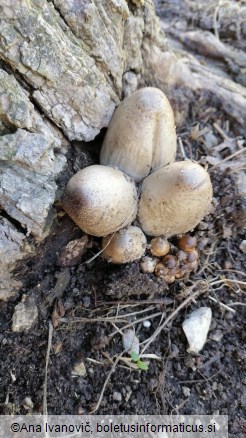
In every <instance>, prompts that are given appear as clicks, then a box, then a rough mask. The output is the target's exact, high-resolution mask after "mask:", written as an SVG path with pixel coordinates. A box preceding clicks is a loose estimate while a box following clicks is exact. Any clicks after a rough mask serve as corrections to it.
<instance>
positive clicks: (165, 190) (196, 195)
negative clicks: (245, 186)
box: [138, 161, 212, 237]
mask: <svg viewBox="0 0 246 438" xmlns="http://www.w3.org/2000/svg"><path fill="white" fill-rule="evenodd" d="M211 200H212V185H211V181H210V177H209V174H208V173H207V172H206V170H205V169H204V168H203V167H202V166H200V165H199V164H197V163H194V162H192V161H180V162H176V163H172V164H170V165H168V166H165V167H163V168H162V169H159V170H157V171H156V172H154V173H153V174H152V175H149V176H148V177H147V178H146V179H145V180H144V181H143V184H142V189H141V197H140V202H139V210H138V218H139V222H140V224H141V228H142V229H143V231H144V232H145V233H146V234H147V235H150V236H160V235H165V236H166V237H171V236H173V235H175V234H182V233H186V232H187V231H189V230H191V229H193V228H194V227H195V226H196V225H197V224H198V223H199V222H200V221H201V219H202V218H203V217H204V216H205V215H206V214H207V212H208V209H209V206H210V204H211Z"/></svg>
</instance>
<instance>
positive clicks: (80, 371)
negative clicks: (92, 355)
mask: <svg viewBox="0 0 246 438" xmlns="http://www.w3.org/2000/svg"><path fill="white" fill-rule="evenodd" d="M72 375H73V376H80V377H84V376H85V375H86V368H85V364H84V362H83V361H81V362H80V363H78V364H77V365H75V367H74V368H73V370H72Z"/></svg>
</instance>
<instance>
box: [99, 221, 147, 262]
mask: <svg viewBox="0 0 246 438" xmlns="http://www.w3.org/2000/svg"><path fill="white" fill-rule="evenodd" d="M146 245H147V240H146V237H145V235H144V233H143V232H142V230H141V229H140V228H138V227H135V226H133V225H130V226H128V227H127V228H124V229H122V230H120V231H118V232H117V233H115V235H114V236H107V237H104V238H103V241H102V247H103V257H104V258H105V259H106V260H108V261H110V262H112V263H118V264H120V263H129V262H133V261H134V260H138V259H140V258H141V257H142V256H143V254H144V252H145V249H146Z"/></svg>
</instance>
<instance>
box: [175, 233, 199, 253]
mask: <svg viewBox="0 0 246 438" xmlns="http://www.w3.org/2000/svg"><path fill="white" fill-rule="evenodd" d="M177 246H178V248H179V249H181V250H182V251H185V252H190V251H193V249H194V248H195V247H196V238H195V237H192V236H190V235H189V234H186V235H185V236H182V237H180V238H179V239H178V242H177Z"/></svg>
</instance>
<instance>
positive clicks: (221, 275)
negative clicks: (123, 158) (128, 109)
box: [0, 2, 246, 438]
mask: <svg viewBox="0 0 246 438" xmlns="http://www.w3.org/2000/svg"><path fill="white" fill-rule="evenodd" d="M159 3H160V4H159V8H160V7H161V3H163V2H159ZM174 3H175V2H174ZM158 11H160V9H158ZM172 14H175V8H174V9H173V10H172ZM214 123H215V125H214ZM218 126H219V128H220V129H221V130H222V133H221V132H219V131H218V129H217V127H218ZM205 128H206V129H207V133H206V132H205V134H203V133H202V132H204V131H203V130H204V129H205ZM198 132H199V133H200V135H197V133H198ZM208 132H209V135H208ZM103 135H104V133H101V135H100V136H99V137H98V138H97V139H96V140H95V142H92V143H90V144H81V143H79V144H74V147H73V149H72V150H71V152H70V156H69V157H68V159H69V167H68V170H67V173H66V174H63V175H62V177H61V179H60V187H61V192H62V189H63V187H64V185H65V184H66V182H67V180H68V179H69V177H70V176H71V174H73V173H75V172H76V171H77V170H78V169H80V168H83V167H85V166H88V165H89V164H92V163H96V162H98V151H99V149H100V145H101V142H102V138H103ZM178 135H179V136H180V138H181V141H182V144H183V150H184V152H185V154H186V156H187V157H188V158H192V159H195V160H196V161H198V162H200V163H201V164H203V165H204V166H208V170H209V172H210V175H211V179H212V184H213V190H214V198H213V206H212V209H211V212H210V214H209V215H207V216H206V217H205V218H204V220H203V221H202V222H201V224H199V225H198V226H197V227H196V229H194V230H193V231H192V233H191V234H192V235H194V236H195V237H196V238H197V246H198V250H199V267H198V269H197V271H196V272H195V273H192V274H191V275H190V276H189V278H185V279H183V280H177V281H176V282H175V283H173V284H170V285H167V284H165V283H163V281H162V280H161V279H159V278H157V277H156V276H155V275H154V274H143V273H142V272H141V271H140V267H139V263H138V262H135V263H132V264H127V265H121V266H117V265H112V264H110V263H107V262H105V261H104V260H103V259H102V258H101V257H100V256H98V257H96V258H95V259H94V260H92V261H91V262H89V263H86V261H88V260H89V259H90V258H91V257H92V256H93V255H95V254H96V253H97V252H98V251H99V250H100V239H97V238H90V239H89V245H87V246H88V247H87V250H86V252H85V253H84V254H83V255H82V257H81V258H80V259H79V260H75V261H74V263H75V264H74V266H62V264H63V265H64V263H62V261H61V251H62V248H64V246H65V245H67V243H68V242H70V241H71V240H74V239H79V238H80V237H82V236H83V232H82V231H81V230H79V229H78V228H77V227H76V226H75V225H74V223H73V222H72V221H71V220H70V219H69V218H68V217H67V216H66V215H65V214H63V212H62V209H61V208H60V206H59V204H57V205H56V208H57V212H58V215H57V220H56V221H55V223H54V224H53V227H52V230H51V233H50V235H49V236H48V237H47V238H46V239H45V240H44V241H43V242H42V243H41V244H40V245H39V246H38V248H37V251H36V254H35V256H32V257H31V258H30V259H28V260H26V261H25V262H24V263H23V262H22V263H21V264H20V266H19V268H18V270H17V272H16V275H17V277H18V278H19V279H21V281H22V282H23V287H22V289H21V290H20V292H19V295H18V296H17V297H16V299H15V300H13V301H11V302H8V303H1V307H0V310H1V311H0V326H1V333H0V351H1V361H0V369H1V372H0V376H1V377H0V413H1V414H9V413H22V414H26V413H27V412H32V413H41V412H43V394H44V381H45V362H46V355H47V346H48V335H49V330H51V329H50V321H51V319H52V322H53V325H54V328H53V335H52V345H51V351H50V356H49V364H48V384H47V394H48V396H47V409H48V412H49V413H50V414H85V413H89V412H91V411H93V410H94V409H95V407H96V404H97V402H98V400H99V397H100V394H101V391H102V388H103V384H104V382H105V380H106V378H107V376H108V374H109V373H110V370H111V369H112V365H113V363H114V362H113V361H114V360H115V359H116V358H118V357H119V355H120V354H121V353H122V351H123V346H122V336H121V334H120V333H119V330H118V331H117V327H118V329H119V328H123V327H124V326H125V325H126V324H128V323H130V324H134V327H135V330H136V334H137V336H138V338H139V340H140V342H143V341H145V340H146V339H148V338H149V337H150V336H151V335H152V334H153V333H154V332H155V330H156V329H157V328H158V326H159V325H160V324H161V323H162V322H163V321H164V320H165V318H166V317H168V316H169V315H170V314H171V313H172V312H173V311H174V310H175V309H177V307H178V306H179V305H180V304H181V303H182V302H183V301H184V299H185V298H187V297H188V296H190V295H191V294H192V293H193V292H194V291H197V292H199V294H198V297H197V298H196V299H192V300H191V301H190V302H189V304H187V306H185V307H184V308H183V309H181V310H180V311H178V312H177V314H176V315H175V317H174V318H173V319H172V321H171V322H170V323H169V325H167V326H166V328H164V329H163V330H162V332H161V333H160V334H159V335H158V336H157V337H156V338H155V339H154V341H153V342H152V343H151V344H150V346H149V348H148V350H147V353H153V354H155V355H157V356H159V358H160V360H157V359H150V360H149V363H148V370H147V371H143V370H140V369H133V368H131V367H130V366H129V365H127V363H125V362H123V361H121V360H119V361H118V362H117V364H116V366H115V370H114V372H113V373H112V375H111V376H110V379H109V381H108V384H107V386H106V389H105V392H104V394H103V397H102V401H101V403H100V406H99V408H98V409H97V411H96V413H97V414H106V413H111V414H132V413H133V412H134V413H135V414H170V413H173V414H176V413H179V414H226V415H229V431H230V436H231V437H238V438H243V437H244V436H245V430H246V429H245V428H246V426H245V421H246V415H245V412H246V373H245V366H246V350H245V341H246V332H245V305H246V304H245V290H243V288H245V273H244V265H245V254H244V253H243V251H242V249H240V248H242V245H241V244H242V241H243V239H245V237H244V234H243V230H244V225H245V206H244V205H243V198H242V193H241V191H242V186H241V183H240V176H241V170H240V169H241V167H242V161H241V160H240V155H239V156H237V157H235V159H232V160H228V161H223V160H224V159H225V158H226V157H228V156H229V155H231V154H233V153H234V152H235V150H237V148H238V147H239V146H238V145H240V144H241V143H240V141H241V138H238V137H237V135H238V133H237V132H236V131H234V126H233V124H230V120H228V118H225V115H224V114H223V113H222V112H220V111H219V110H218V109H216V108H207V111H206V113H204V108H203V107H202V102H201V111H200V116H199V117H197V112H196V118H195V119H194V118H193V115H192V113H191V114H190V120H188V122H187V125H186V126H185V127H184V128H183V129H182V130H180V132H178ZM223 135H224V137H225V135H226V136H227V137H229V138H230V139H231V142H228V144H227V146H226V147H225V148H222V149H221V150H220V148H217V146H218V145H221V144H222V142H224V141H225V138H223ZM212 143H213V144H212ZM216 148H217V149H216ZM233 148H234V150H233ZM215 150H216V151H217V152H216V154H214V151H215ZM181 152H182V150H179V153H178V154H179V156H178V159H182V158H184V156H183V155H182V153H181ZM211 157H213V158H216V159H217V161H216V164H212V165H211ZM213 166H214V167H213ZM171 243H173V244H175V239H171ZM72 264H73V262H72ZM226 279H227V280H226ZM23 297H24V299H26V300H27V299H32V300H33V302H35V303H36V305H37V306H38V312H39V317H38V322H37V323H36V324H35V326H34V327H33V328H32V329H31V330H30V331H28V332H21V333H14V332H13V331H12V330H11V320H12V316H13V312H14V308H15V306H16V305H17V304H18V303H19V302H20V301H21V299H22V300H23ZM221 303H222V304H221ZM201 306H208V307H210V308H211V309H212V315H213V316H212V324H211V327H210V331H209V335H208V340H207V342H206V344H205V346H204V348H203V349H202V351H201V353H200V354H199V355H196V356H195V355H190V354H188V353H187V351H186V350H187V341H186V338H185V335H184V333H183V330H182V322H183V321H184V319H185V317H186V315H187V314H189V313H190V312H191V311H192V310H195V309H196V308H198V307H201ZM137 312H141V313H137ZM129 314H130V315H129ZM154 314H157V316H153V315H154ZM109 317H111V320H109V319H107V318H109ZM113 317H114V318H113ZM143 317H145V318H146V320H148V321H150V323H151V325H150V327H145V326H144V325H143V322H142V321H140V322H136V321H137V320H138V319H141V318H143ZM113 333H115V334H114V335H113ZM125 357H128V356H127V354H125ZM144 360H145V361H146V359H144ZM81 361H83V363H84V365H85V368H86V375H84V376H74V375H73V374H72V370H73V369H74V367H75V365H76V364H78V363H81ZM187 388H188V389H187ZM26 397H30V398H31V400H32V402H33V406H30V407H29V409H27V407H25V406H24V405H25V404H26V403H25V398H26Z"/></svg>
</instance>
